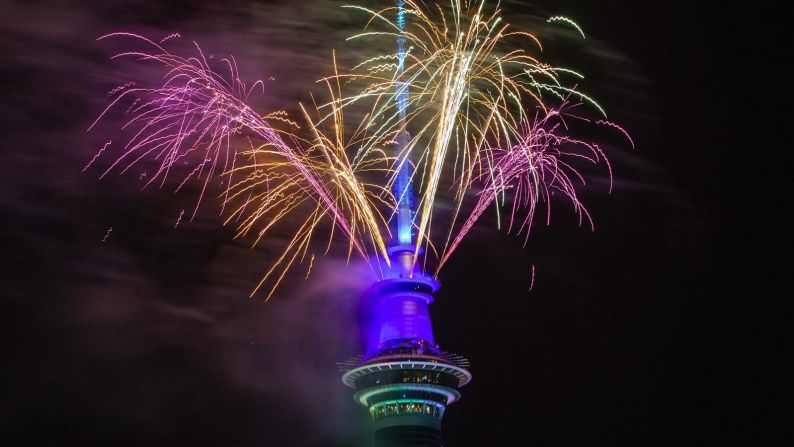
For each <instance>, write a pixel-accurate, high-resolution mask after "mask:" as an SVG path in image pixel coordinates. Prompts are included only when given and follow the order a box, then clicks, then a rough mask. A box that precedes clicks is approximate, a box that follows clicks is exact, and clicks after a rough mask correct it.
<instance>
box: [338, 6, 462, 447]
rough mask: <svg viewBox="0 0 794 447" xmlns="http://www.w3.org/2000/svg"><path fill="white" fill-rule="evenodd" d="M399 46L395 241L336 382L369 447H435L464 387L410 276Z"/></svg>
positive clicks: (426, 297)
mask: <svg viewBox="0 0 794 447" xmlns="http://www.w3.org/2000/svg"><path fill="white" fill-rule="evenodd" d="M396 24H397V26H398V28H400V29H401V30H402V29H403V28H404V26H405V10H404V1H403V0H397V22H396ZM405 45H406V41H405V38H404V37H402V36H399V37H398V38H397V55H398V58H397V61H398V62H397V65H398V66H397V76H396V80H397V82H396V89H397V90H396V95H395V96H396V102H397V104H396V105H397V111H398V113H399V119H400V121H401V123H400V124H401V126H400V127H401V128H402V129H403V130H402V131H401V132H400V134H399V135H398V137H397V145H396V157H397V159H398V160H403V163H402V164H401V167H400V170H399V172H398V173H397V178H396V181H395V182H394V191H393V192H394V196H395V198H396V199H397V210H396V213H395V214H396V216H395V217H396V218H395V221H396V228H395V230H396V231H395V235H396V237H395V240H393V241H392V244H391V246H390V247H389V250H388V254H389V258H390V261H391V268H390V270H389V272H387V273H386V274H385V275H384V279H382V280H381V281H378V282H376V283H375V284H374V285H373V286H372V287H371V288H370V290H369V292H368V293H367V294H366V300H367V303H366V304H367V310H368V314H369V321H368V323H367V327H366V331H365V337H366V343H367V348H366V353H365V354H364V355H362V356H360V357H358V358H356V359H353V360H351V361H349V362H347V363H345V364H344V365H343V368H344V369H345V371H346V372H345V373H344V375H343V376H342V381H343V382H344V383H345V385H347V386H349V387H351V388H353V389H355V390H356V393H355V395H354V399H355V400H356V401H358V402H360V403H361V404H362V405H365V406H367V407H368V408H369V412H370V415H371V417H372V424H373V429H374V440H375V446H376V447H424V446H439V447H440V446H441V445H442V438H441V418H442V417H443V416H444V412H445V411H446V407H447V406H448V405H450V404H451V403H453V402H455V401H457V400H458V399H460V396H461V395H460V392H459V391H458V389H459V388H460V387H462V386H464V385H466V384H467V383H468V382H469V381H470V380H471V374H470V373H469V372H468V370H467V368H468V361H467V360H466V359H464V358H463V357H460V356H456V355H453V354H449V353H446V352H444V351H442V350H441V349H440V348H439V346H438V345H437V344H435V341H434V339H433V329H432V326H431V322H430V313H429V306H430V303H432V302H433V293H434V292H435V291H436V290H438V287H439V284H438V283H437V282H436V281H435V280H433V279H432V278H430V277H428V276H426V275H425V274H424V272H422V271H421V269H418V268H416V267H415V266H416V264H417V263H416V262H415V257H416V256H418V255H419V254H420V253H419V251H418V250H417V247H416V245H415V239H414V235H413V214H414V209H413V203H412V199H413V196H412V195H413V191H412V189H413V188H412V184H411V179H412V177H413V166H412V165H411V163H410V162H409V160H407V156H406V155H405V154H404V153H403V151H404V149H405V146H406V144H407V143H408V141H409V140H410V136H409V135H408V133H407V130H405V128H406V126H405V117H406V110H407V107H408V87H409V82H408V81H407V80H405V79H404V78H403V75H402V74H403V67H404V66H403V64H404V63H405V54H406V48H405Z"/></svg>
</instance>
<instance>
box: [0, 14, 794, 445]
mask: <svg viewBox="0 0 794 447" xmlns="http://www.w3.org/2000/svg"><path fill="white" fill-rule="evenodd" d="M340 3H342V2H334V1H330V0H310V1H302V2H298V1H292V2H290V1H271V2H244V1H231V2H227V4H225V5H221V4H220V2H218V3H217V4H212V3H211V2H198V1H175V2H163V1H151V0H149V1H143V0H139V1H128V2H121V1H117V0H113V1H105V2H95V3H89V2H68V1H64V2H47V1H34V0H31V1H25V2H8V1H6V0H2V1H0V50H2V57H1V58H0V86H1V87H0V88H2V96H1V97H0V98H2V101H0V122H2V137H0V141H2V148H3V151H2V157H3V159H2V160H3V162H2V163H0V177H1V178H2V194H0V210H2V214H0V222H2V223H0V225H1V226H2V232H1V233H0V234H2V237H3V243H2V257H1V259H2V260H1V261H0V269H2V270H0V271H2V282H3V284H2V291H3V292H2V309H3V312H2V315H3V322H2V327H3V337H2V339H3V350H2V358H3V368H2V369H3V374H2V375H3V376H5V379H4V380H3V384H4V385H3V387H2V388H3V391H2V392H0V434H2V436H3V439H4V440H6V439H16V440H19V441H17V442H13V443H11V444H6V445H30V446H34V445H42V446H45V445H46V446H50V445H60V446H73V445H74V446H77V445H80V446H89V445H130V446H133V445H136V446H137V445H149V446H166V445H168V446H171V445H192V446H204V445H225V446H275V445H278V446H281V445H290V446H293V445H294V446H364V445H366V442H367V439H368V438H367V436H368V433H367V431H366V427H367V424H368V420H367V419H368V415H367V412H366V411H365V410H364V408H363V407H360V406H358V405H357V404H356V403H354V402H353V400H352V398H351V392H350V390H348V389H347V388H346V387H344V385H342V383H341V380H340V374H339V372H338V370H337V366H336V362H339V361H343V360H345V359H346V358H348V357H350V356H352V355H354V354H356V353H358V352H359V350H360V346H359V341H358V338H357V337H358V333H357V331H356V330H355V327H356V326H355V325H356V315H357V302H358V297H359V296H360V294H361V292H362V290H363V287H365V286H366V284H365V283H364V282H362V281H361V279H360V278H362V277H365V276H366V269H365V268H362V267H361V266H360V265H357V264H355V263H354V264H353V265H351V266H350V267H348V268H347V269H346V268H344V259H339V258H334V257H326V258H323V259H322V260H321V261H319V262H318V263H317V265H316V266H315V271H314V272H313V273H312V276H311V277H310V278H309V280H308V281H303V280H302V276H303V274H304V272H305V270H301V271H300V272H298V274H297V276H296V278H297V280H295V281H288V284H287V285H286V286H285V287H284V288H282V289H281V290H280V291H279V293H278V294H277V295H276V296H275V297H274V298H273V299H272V300H271V301H269V302H267V303H264V302H262V300H261V299H253V300H252V299H249V298H248V295H249V293H250V291H251V289H252V287H253V286H254V285H255V284H256V282H257V281H258V279H259V278H260V276H261V275H262V273H263V272H264V271H265V270H266V266H267V265H268V264H267V263H268V262H269V260H270V259H271V258H272V255H273V251H272V247H271V246H270V245H269V244H267V243H266V244H264V245H263V246H261V247H259V248H258V249H256V250H250V249H249V245H248V244H249V243H250V241H247V240H243V241H238V240H233V232H232V231H231V229H229V228H223V227H222V226H221V218H220V217H218V215H217V214H218V213H217V209H216V208H214V207H213V205H209V206H206V207H204V208H202V209H201V210H200V212H199V214H198V215H197V217H196V219H194V221H193V222H187V221H183V222H181V223H180V224H179V226H178V228H176V229H175V228H174V225H175V222H176V220H177V218H178V216H179V214H180V211H181V210H182V209H186V208H189V207H190V204H191V203H193V198H194V196H192V195H191V194H190V193H191V191H188V192H187V193H185V194H172V193H171V192H170V190H169V191H166V190H158V189H156V188H152V189H147V190H144V191H139V188H140V182H139V181H138V175H137V173H136V172H132V173H130V174H128V175H124V176H116V175H113V176H110V177H109V178H107V179H104V180H102V181H98V180H97V177H98V175H99V174H100V172H101V171H100V170H99V167H107V166H108V165H109V162H110V160H111V158H100V159H99V160H98V161H97V166H98V167H97V168H96V169H91V170H87V171H86V172H85V173H83V172H81V169H82V168H83V167H84V166H85V165H86V163H87V161H88V160H90V159H91V157H92V155H93V154H94V153H95V152H96V150H97V149H98V148H100V147H101V146H102V145H103V144H104V142H105V141H107V140H108V139H114V138H115V136H116V134H114V132H116V129H117V128H118V127H117V124H118V123H117V122H116V123H114V122H113V120H110V121H111V122H109V123H105V124H103V125H102V126H100V128H99V129H96V130H94V131H92V132H90V133H86V132H85V129H86V128H87V127H88V126H89V125H90V123H91V122H92V121H93V119H94V118H95V117H96V116H97V114H98V113H99V112H100V111H101V110H102V108H103V107H104V105H105V104H106V103H105V99H104V96H105V93H106V92H107V91H109V90H110V89H112V88H113V87H115V86H117V85H120V84H122V83H124V82H126V81H127V80H130V79H131V78H133V77H135V76H139V75H140V76H144V77H145V76H149V75H150V74H151V73H147V72H140V71H137V72H131V71H130V70H133V68H131V67H133V65H134V64H130V63H124V62H112V61H110V60H109V57H110V56H111V55H112V54H113V53H114V52H115V51H117V50H118V49H119V47H118V46H116V45H115V44H112V43H104V42H96V41H95V39H96V38H97V37H98V36H100V35H102V34H105V33H107V32H113V31H121V30H123V31H134V32H138V33H142V34H145V35H148V36H152V37H155V38H161V37H163V36H165V35H167V34H170V33H173V32H179V33H180V34H181V35H182V41H183V42H182V44H185V45H186V46H185V48H187V49H189V47H188V46H187V45H189V44H190V42H191V41H193V40H195V41H197V42H198V43H200V44H201V46H202V47H203V48H204V49H205V50H206V51H208V52H211V53H215V54H223V55H227V54H233V55H235V57H236V58H237V60H238V63H239V64H240V67H241V72H242V75H243V77H245V78H247V79H259V78H268V77H271V76H272V77H273V78H274V80H273V81H271V83H269V84H268V88H269V89H270V90H269V93H268V95H267V96H266V97H264V98H259V99H257V101H259V103H258V104H257V105H258V106H260V107H262V108H263V109H267V108H268V107H276V106H274V105H275V104H280V103H284V102H287V101H289V102H290V103H295V102H296V101H298V100H303V101H305V100H306V97H305V96H301V95H305V91H306V88H305V86H307V85H311V83H312V81H313V80H314V79H316V78H317V77H318V76H319V75H318V73H321V71H322V70H324V69H327V66H328V60H329V56H330V52H331V49H332V48H337V49H339V48H340V47H341V46H343V45H344V43H343V39H344V37H345V36H347V35H349V34H350V32H351V30H353V29H355V28H354V27H355V26H356V24H357V23H359V22H357V18H356V17H355V16H354V15H352V14H351V13H350V12H349V11H346V10H342V9H341V8H338V4H340ZM747 9H751V10H752V11H748V10H747ZM768 9H769V10H763V9H759V8H758V7H757V5H752V8H749V7H748V6H746V5H745V6H743V7H741V8H740V7H735V8H733V7H728V6H725V4H723V2H680V4H669V3H667V2H658V3H657V2H654V3H653V4H651V3H650V2H644V1H625V0H617V1H608V2H603V1H602V2H594V1H580V0H576V1H574V0H569V1H541V2H533V3H532V4H531V5H530V3H528V2H520V1H516V0H513V1H509V2H506V3H505V10H506V11H505V16H507V17H509V18H510V21H511V22H513V23H517V24H521V23H522V20H524V21H527V23H529V24H532V23H534V22H532V21H533V20H535V21H537V17H548V16H551V15H558V14H559V15H566V16H569V17H572V18H575V19H576V20H577V22H578V23H579V24H580V25H581V26H582V27H583V28H584V30H585V32H586V33H587V36H588V39H587V40H586V41H585V42H581V41H577V40H575V39H572V40H567V39H558V41H556V42H557V43H555V44H552V47H553V49H554V51H555V53H554V57H559V58H560V59H561V60H564V61H567V63H568V65H570V66H573V67H576V68H581V69H582V71H584V72H585V73H586V74H588V78H587V79H586V81H585V82H584V84H583V88H585V90H587V91H589V92H592V93H593V95H594V96H595V97H596V98H598V99H599V102H600V103H601V104H602V105H604V106H605V108H606V109H607V111H608V112H610V118H611V119H612V120H614V121H617V122H620V123H622V124H623V125H624V126H625V127H626V128H627V129H628V130H629V131H630V132H631V134H632V136H633V138H634V141H635V143H636V148H634V149H631V148H630V147H629V146H628V145H627V144H625V143H623V142H621V141H619V140H617V139H613V140H609V141H607V142H605V145H606V148H607V154H608V155H609V156H610V159H611V161H612V163H613V168H614V171H615V185H616V188H615V190H614V191H613V192H612V194H607V191H606V184H605V183H606V182H605V181H604V179H603V172H602V173H600V175H601V177H596V179H595V181H594V182H593V183H592V184H591V186H590V187H589V188H588V189H587V190H583V192H582V194H583V198H584V201H585V203H586V204H587V205H588V208H589V210H590V212H591V214H592V215H593V217H594V219H595V222H596V231H594V232H592V231H590V229H589V228H587V227H579V226H578V224H577V221H576V218H575V216H574V215H572V214H571V213H569V212H568V211H567V210H566V209H564V207H563V206H561V207H559V208H558V209H557V211H556V212H555V215H554V221H553V224H552V225H551V226H549V227H546V226H544V225H538V226H537V227H536V228H534V229H533V232H532V234H531V236H530V239H529V242H528V244H527V245H526V247H523V248H522V243H523V237H519V236H516V235H508V234H505V232H504V231H498V230H497V229H496V225H495V221H494V219H492V218H490V217H489V218H487V219H485V221H484V222H483V224H482V225H480V226H479V227H478V228H477V229H476V230H474V231H473V232H472V233H471V237H470V238H469V239H468V241H466V242H465V243H464V244H463V245H462V246H461V248H460V251H459V252H457V253H456V256H454V257H453V260H452V261H451V262H450V263H449V264H448V266H447V267H445V270H444V271H443V272H442V274H441V277H440V280H441V282H442V288H441V290H440V291H439V292H438V293H437V295H436V301H435V303H434V304H433V305H432V306H431V312H432V315H433V325H434V329H435V334H436V341H437V342H439V343H440V344H441V346H442V347H443V348H444V349H446V350H448V351H451V352H455V353H460V354H462V355H465V356H467V357H468V358H469V359H470V361H471V364H472V368H471V371H472V373H473V375H474V380H473V381H472V383H471V384H469V385H468V386H467V387H466V388H465V389H464V390H463V399H462V400H461V401H460V402H459V403H456V404H454V405H453V406H451V407H450V408H449V410H448V411H447V413H446V416H445V418H444V436H445V445H447V446H450V447H455V446H460V447H463V446H488V445H494V446H496V445H499V446H578V445H615V446H621V445H626V446H628V445H631V446H657V445H658V446H662V445H664V446H690V445H691V446H696V445H734V444H735V445H748V444H753V445H760V441H761V440H763V439H764V437H765V434H766V432H767V429H768V428H769V427H768V425H770V424H771V419H770V417H769V415H768V412H769V411H770V410H769V409H768V408H767V404H766V403H765V399H766V397H767V396H768V395H769V393H770V391H771V387H772V385H771V383H770V382H768V381H767V380H766V379H765V377H766V375H765V373H763V372H761V371H757V370H756V368H759V367H758V366H757V364H756V357H757V355H756V354H755V353H756V352H757V351H758V349H759V348H758V346H759V345H760V334H759V330H758V329H757V328H758V327H759V326H760V323H761V321H762V315H761V313H760V309H761V307H762V306H761V305H760V303H759V301H757V299H758V297H759V295H768V294H771V293H772V290H771V289H774V286H773V285H772V284H773V283H774V280H775V279H776V275H777V273H773V271H771V270H767V271H764V273H763V275H759V274H758V272H760V271H761V270H762V266H761V264H762V262H763V261H764V260H765V259H766V252H767V250H768V249H769V248H771V245H772V244H773V243H776V242H775V241H774V240H773V238H771V237H769V234H771V231H772V230H771V229H768V228H764V229H760V228H758V227H760V225H758V222H759V221H761V222H763V221H764V219H766V218H769V219H772V218H771V217H770V216H768V215H767V214H765V209H766V207H765V205H766V204H767V203H771V201H772V199H771V198H770V196H771V194H772V193H773V192H774V191H775V190H777V189H778V186H777V185H775V184H773V182H772V181H770V180H768V177H767V176H765V175H764V174H762V169H764V167H765V166H766V165H770V164H772V165H773V164H775V157H777V156H779V155H780V153H781V152H780V151H781V150H782V149H781V148H778V147H775V146H774V145H769V144H768V142H767V140H766V139H767V138H768V133H769V132H770V131H772V130H774V129H780V128H782V118H780V117H779V115H778V114H779V113H780V111H781V110H787V109H788V108H790V107H786V108H783V107H778V106H777V105H776V104H775V102H776V101H779V99H775V96H776V95H777V93H776V92H775V91H774V89H773V90H768V89H765V88H762V87H761V86H763V85H768V84H769V83H772V81H770V80H769V79H768V78H766V76H769V75H771V74H770V73H769V70H772V68H771V67H770V65H776V63H773V62H772V61H774V60H777V59H779V56H775V55H774V54H773V52H774V46H775V45H776V44H777V43H780V42H781V41H782V40H783V34H782V26H781V24H780V23H778V22H782V16H781V15H780V14H778V12H777V11H774V10H772V9H773V8H768ZM177 45H179V44H177ZM119 142H120V141H119ZM111 227H112V231H110V233H109V234H107V233H108V230H109V229H110V228H111ZM106 235H107V238H105V236H106ZM103 239H105V240H104V242H103ZM532 266H534V268H535V272H536V274H535V278H534V287H533V290H532V291H531V292H528V288H529V285H530V282H531V277H532V275H531V271H532ZM300 269H305V266H304V267H301V268H300ZM759 280H761V281H762V282H759ZM765 284H766V285H765ZM23 440H24V441H23ZM3 444H5V442H3Z"/></svg>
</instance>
